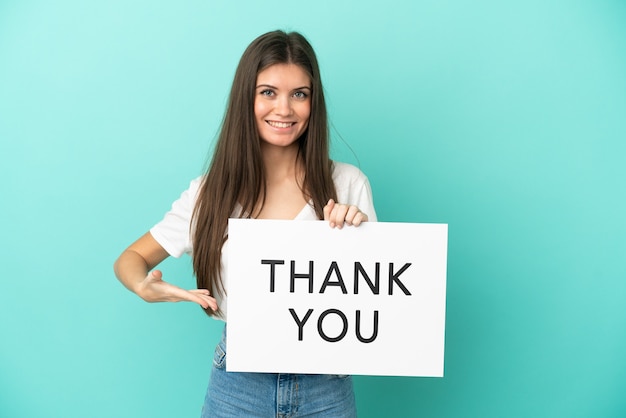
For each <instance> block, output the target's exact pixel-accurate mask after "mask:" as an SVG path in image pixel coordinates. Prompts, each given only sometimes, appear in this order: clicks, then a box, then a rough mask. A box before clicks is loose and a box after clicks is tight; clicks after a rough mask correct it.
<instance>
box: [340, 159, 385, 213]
mask: <svg viewBox="0 0 626 418" xmlns="http://www.w3.org/2000/svg"><path fill="white" fill-rule="evenodd" d="M334 164H335V168H334V170H333V180H334V182H335V188H336V190H337V200H338V203H344V204H348V205H355V206H357V207H358V208H359V210H360V211H361V212H363V213H364V214H366V215H367V218H368V220H369V221H370V222H376V221H377V217H376V210H375V209H374V199H373V196H372V188H371V186H370V183H369V180H368V179H367V177H366V176H365V174H363V172H362V171H361V170H359V169H358V168H357V167H355V166H353V165H350V164H346V163H340V162H335V163H334Z"/></svg>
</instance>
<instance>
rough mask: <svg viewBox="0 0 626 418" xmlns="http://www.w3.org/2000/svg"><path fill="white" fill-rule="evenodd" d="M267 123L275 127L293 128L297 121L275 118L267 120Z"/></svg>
mask: <svg viewBox="0 0 626 418" xmlns="http://www.w3.org/2000/svg"><path fill="white" fill-rule="evenodd" d="M265 123H267V124H268V125H269V126H271V127H273V128H291V127H292V126H293V125H295V124H296V123H295V122H276V121H273V120H266V121H265Z"/></svg>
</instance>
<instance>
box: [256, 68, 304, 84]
mask: <svg viewBox="0 0 626 418" xmlns="http://www.w3.org/2000/svg"><path fill="white" fill-rule="evenodd" d="M256 81H257V82H256V84H257V85H261V84H268V85H272V86H275V87H284V88H289V87H291V88H294V87H311V79H310V78H309V75H308V74H307V73H306V71H305V70H304V69H303V68H302V67H300V66H299V65H296V64H274V65H270V66H269V67H267V68H265V69H264V70H262V71H261V72H259V74H258V75H257V78H256Z"/></svg>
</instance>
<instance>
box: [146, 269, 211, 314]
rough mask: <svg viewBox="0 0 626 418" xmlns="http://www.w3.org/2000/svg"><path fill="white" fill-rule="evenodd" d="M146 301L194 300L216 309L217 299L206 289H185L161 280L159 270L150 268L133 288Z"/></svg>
mask: <svg viewBox="0 0 626 418" xmlns="http://www.w3.org/2000/svg"><path fill="white" fill-rule="evenodd" d="M134 291H135V293H137V295H138V296H139V297H141V298H142V299H143V300H145V301H146V302H194V303H197V304H198V305H200V306H202V307H203V308H204V309H207V308H211V309H212V310H213V311H217V301H216V300H215V298H214V297H212V296H211V293H210V292H209V291H208V290H207V289H191V290H185V289H181V288H180V287H178V286H174V285H173V284H171V283H168V282H165V281H163V274H162V273H161V271H160V270H152V271H151V272H149V273H148V275H147V276H146V277H145V278H144V279H143V280H142V281H141V282H139V283H137V284H136V286H135V288H134Z"/></svg>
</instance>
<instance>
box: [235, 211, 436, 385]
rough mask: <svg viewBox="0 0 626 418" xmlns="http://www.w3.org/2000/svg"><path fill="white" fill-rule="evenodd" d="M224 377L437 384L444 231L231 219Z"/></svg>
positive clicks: (430, 227) (433, 226) (419, 226)
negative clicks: (407, 379) (368, 378)
mask: <svg viewBox="0 0 626 418" xmlns="http://www.w3.org/2000/svg"><path fill="white" fill-rule="evenodd" d="M228 237H229V238H228V254H229V260H228V277H227V283H228V285H227V287H228V289H227V291H228V348H227V352H228V354H227V356H228V357H227V361H226V367H227V370H229V371H250V372H281V373H323V374H356V375H385V376H433V377H442V376H443V360H444V337H445V303H446V262H447V243H448V226H447V224H416V223H387V222H366V223H364V224H362V225H361V226H359V227H350V226H348V227H344V228H343V229H341V230H340V229H333V228H330V227H329V226H328V223H327V222H324V221H276V220H251V219H230V220H229V226H228Z"/></svg>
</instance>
